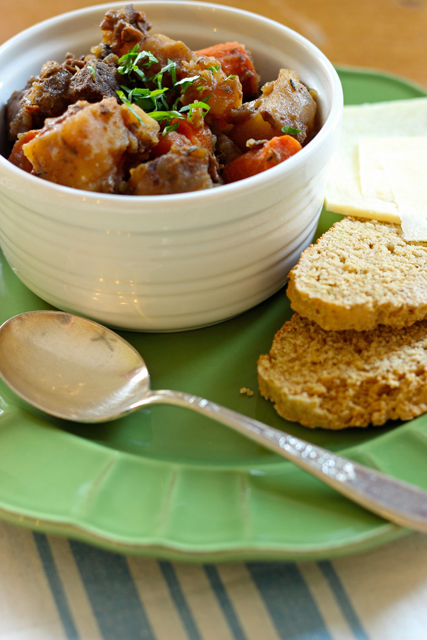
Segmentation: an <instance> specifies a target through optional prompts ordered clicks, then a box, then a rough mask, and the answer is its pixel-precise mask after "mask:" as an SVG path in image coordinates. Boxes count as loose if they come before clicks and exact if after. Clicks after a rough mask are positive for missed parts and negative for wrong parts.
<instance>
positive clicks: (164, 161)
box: [126, 145, 213, 196]
mask: <svg viewBox="0 0 427 640" xmlns="http://www.w3.org/2000/svg"><path fill="white" fill-rule="evenodd" d="M209 156H210V154H209V151H208V150H207V149H203V148H202V147H196V146H191V145H184V146H179V147H178V146H175V145H174V146H172V148H171V150H170V151H168V152H167V153H165V154H164V155H161V156H159V157H158V158H155V159H154V160H150V161H149V162H145V163H143V164H140V165H138V166H137V167H136V168H135V169H132V170H131V177H130V179H129V181H128V184H127V190H126V192H127V193H128V194H131V195H137V196H155V195H165V194H171V193H184V192H187V191H199V190H201V189H209V188H210V187H212V186H213V183H212V180H211V177H210V175H209V162H210V159H209Z"/></svg>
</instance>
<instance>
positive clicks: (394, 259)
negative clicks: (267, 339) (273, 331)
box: [287, 217, 427, 331]
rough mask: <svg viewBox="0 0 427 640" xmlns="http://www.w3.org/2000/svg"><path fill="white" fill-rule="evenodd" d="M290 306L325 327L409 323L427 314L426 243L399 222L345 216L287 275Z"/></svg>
mask: <svg viewBox="0 0 427 640" xmlns="http://www.w3.org/2000/svg"><path fill="white" fill-rule="evenodd" d="M287 294H288V296H289V298H290V300H291V306H292V309H293V310H294V311H296V312H297V313H299V314H300V315H301V316H304V317H305V318H309V319H310V320H314V321H315V322H317V323H318V324H319V325H320V326H321V327H322V328H323V329H326V330H327V331H341V330H345V329H355V330H356V331H366V330H371V329H374V328H375V327H376V326H378V325H380V324H384V325H390V326H392V327H395V328H401V327H405V326H410V325H411V324H413V323H414V322H417V321H418V320H421V319H423V318H425V317H426V316H427V242H408V241H405V240H404V239H403V234H402V230H401V228H400V225H396V224H392V223H388V222H377V221H375V220H362V219H359V218H353V217H345V218H343V219H342V220H340V221H339V222H336V223H335V224H334V225H333V226H332V227H331V228H330V229H329V231H327V232H326V233H325V234H323V236H322V237H321V238H320V239H319V240H318V241H317V243H316V244H314V245H311V246H310V247H309V248H308V249H306V250H305V251H304V253H303V254H302V255H301V258H300V260H299V262H298V264H297V265H296V266H295V267H294V268H293V269H292V271H291V272H290V274H289V284H288V289H287Z"/></svg>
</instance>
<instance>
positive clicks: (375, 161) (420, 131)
mask: <svg viewBox="0 0 427 640" xmlns="http://www.w3.org/2000/svg"><path fill="white" fill-rule="evenodd" d="M423 136H424V137H427V98H415V99H413V100H396V101H394V102H381V103H376V104H364V105H360V106H348V107H345V108H344V115H343V124H342V131H341V138H340V142H339V145H338V148H337V150H336V151H335V153H334V155H333V157H332V159H331V163H330V166H329V171H328V182H327V187H326V194H325V206H326V208H327V209H328V210H329V211H334V212H336V213H342V214H347V215H355V216H360V217H364V218H372V219H376V220H384V221H386V222H393V223H397V224H399V223H400V222H401V217H400V213H402V215H403V216H404V217H405V218H407V213H403V209H405V210H406V209H407V207H406V205H404V204H403V203H402V197H403V196H402V189H403V187H402V185H400V186H398V187H396V186H394V190H393V188H392V184H391V183H392V182H394V179H393V178H392V176H394V177H396V174H397V173H398V171H397V169H396V163H395V162H394V161H391V164H390V162H388V161H387V160H385V161H384V156H386V157H387V158H389V157H390V156H389V154H388V153H386V152H385V154H384V156H381V154H380V155H377V154H376V155H371V157H369V158H368V159H366V157H365V170H364V177H363V181H362V178H361V173H360V158H359V141H360V140H362V139H364V138H365V139H366V138H375V139H376V140H377V143H376V144H377V146H378V144H382V143H378V139H389V138H394V139H395V138H405V139H406V138H414V139H415V138H419V137H423ZM405 141H406V140H405ZM402 142H403V141H402ZM362 144H363V143H362ZM368 144H369V143H368ZM385 144H387V143H385ZM393 144H397V143H393ZM415 144H417V143H415ZM362 153H363V152H362ZM368 155H369V154H368ZM365 156H366V154H365ZM362 163H363V160H362ZM367 167H370V168H373V170H374V172H375V173H376V176H377V179H375V178H371V177H367V170H368V169H367ZM362 171H363V168H362ZM406 173H407V172H406ZM362 182H363V184H362ZM397 192H398V193H397ZM423 198H424V200H425V201H426V200H427V196H426V194H425V193H424V196H423ZM403 199H404V198H403ZM415 199H418V195H417V196H416V198H415ZM413 201H414V198H412V200H411V205H412V203H413ZM411 205H409V208H410V207H411ZM402 206H403V209H402ZM426 239H427V236H426Z"/></svg>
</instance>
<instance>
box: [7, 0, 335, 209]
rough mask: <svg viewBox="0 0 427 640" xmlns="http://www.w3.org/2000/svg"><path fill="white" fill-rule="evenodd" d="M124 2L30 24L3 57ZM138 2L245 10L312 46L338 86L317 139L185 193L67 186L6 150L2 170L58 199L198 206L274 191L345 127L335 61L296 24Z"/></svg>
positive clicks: (168, 0) (179, 0)
mask: <svg viewBox="0 0 427 640" xmlns="http://www.w3.org/2000/svg"><path fill="white" fill-rule="evenodd" d="M123 4H124V2H123V1H122V2H117V1H116V2H109V3H103V4H97V5H91V6H88V7H83V8H81V9H75V10H73V11H67V12H65V13H61V14H58V15H56V16H53V17H51V18H48V19H46V20H43V21H41V22H37V23H36V24H34V25H32V26H30V27H28V28H27V29H24V30H23V31H21V32H19V33H18V34H16V35H15V36H12V37H11V38H10V39H8V40H6V41H5V42H4V43H2V44H1V45H0V57H1V56H2V55H4V53H5V51H7V49H9V48H10V47H14V46H16V45H19V44H20V43H21V41H25V40H26V38H27V37H28V36H33V35H36V34H37V32H43V31H44V30H45V29H46V28H51V27H53V26H55V23H58V24H59V23H64V22H66V21H67V20H69V19H72V18H77V17H79V16H83V15H84V14H88V15H90V14H92V13H100V14H101V13H105V12H106V11H108V10H110V9H117V8H120V7H122V6H123ZM132 4H134V6H135V7H136V8H137V9H140V10H145V8H147V7H148V6H149V5H152V6H161V5H170V4H179V6H180V7H183V6H185V7H191V8H196V7H199V8H200V7H203V10H212V9H215V10H218V11H221V12H223V13H229V14H232V15H234V16H236V15H242V14H243V15H245V16H247V17H248V18H250V19H256V20H257V21H261V22H262V23H263V24H265V25H267V26H269V27H270V28H274V29H280V30H282V31H283V33H284V34H286V35H287V37H289V38H291V39H293V40H294V41H296V42H297V43H298V44H299V45H301V46H303V47H304V48H305V49H306V50H308V51H310V53H311V54H313V55H314V56H315V57H316V59H317V60H318V61H319V62H320V63H321V64H322V67H323V69H324V71H326V73H327V75H328V76H329V79H330V81H331V85H332V90H333V93H332V96H331V107H330V109H329V113H328V114H327V116H326V119H325V122H324V124H323V125H322V127H321V129H320V131H319V132H318V133H317V134H316V136H315V137H314V138H313V139H312V140H310V142H309V143H308V144H307V146H306V147H303V149H301V151H299V152H298V153H297V154H295V155H293V156H291V157H290V158H288V160H287V161H286V162H282V163H280V164H278V165H276V166H275V167H272V168H270V169H269V170H268V171H264V172H262V173H260V174H257V175H255V176H250V177H249V178H245V179H244V180H240V181H238V182H233V183H231V184H226V185H218V186H217V187H214V188H212V189H204V190H201V191H190V192H185V193H176V194H164V195H156V196H135V195H132V196H130V195H124V194H112V193H101V192H97V191H96V192H92V191H84V190H81V189H77V188H74V187H67V186H64V185H60V184H56V183H53V182H49V181H46V180H41V179H40V178H38V177H37V176H33V175H31V174H30V173H27V172H24V171H23V170H22V169H20V168H19V167H16V166H15V165H13V164H12V163H10V162H9V161H8V159H7V158H5V157H4V156H3V155H2V154H0V169H1V170H2V171H6V172H7V173H9V174H10V176H11V177H13V178H17V179H19V180H20V181H22V180H29V181H30V182H29V184H30V185H32V186H34V187H35V188H37V190H42V191H46V192H48V193H51V194H52V197H54V194H55V193H56V194H57V195H58V196H59V197H61V196H66V197H67V199H68V200H70V198H71V199H74V200H77V201H80V202H81V200H82V199H84V200H85V201H86V202H88V203H90V202H91V201H92V202H93V203H96V204H97V205H98V206H99V205H100V204H101V203H102V204H105V205H107V206H112V205H118V204H119V203H123V202H126V203H127V205H128V204H130V203H131V202H132V203H134V204H133V206H132V208H133V207H134V206H136V207H137V206H138V205H141V204H145V205H148V204H149V205H150V207H152V206H153V205H155V208H157V207H164V206H168V205H170V204H172V202H176V203H177V204H179V205H185V204H189V205H190V204H191V205H192V206H194V205H197V204H198V202H200V205H203V203H205V202H206V201H209V202H210V203H211V202H213V201H218V200H223V199H224V198H226V199H234V198H237V197H239V196H240V195H244V194H246V193H247V191H248V190H251V191H258V190H259V189H266V188H267V189H268V188H269V187H273V186H274V184H275V183H277V180H278V178H279V176H282V177H283V178H285V176H287V175H288V174H292V173H294V172H296V171H298V170H299V169H300V168H301V166H302V165H304V163H305V161H306V157H307V155H309V154H310V155H314V154H315V153H316V150H317V149H318V148H319V146H321V145H322V144H323V143H324V140H325V138H326V137H327V136H328V135H329V134H330V133H333V132H334V131H335V130H336V129H337V128H338V127H339V125H340V122H341V118H342V112H343V102H344V99H343V89H342V85H341V81H340V79H339V76H338V73H337V71H336V70H335V68H334V66H333V65H332V63H331V62H330V60H329V59H328V58H327V57H326V56H325V54H324V53H322V51H320V49H319V48H318V47H317V46H316V45H315V44H313V43H312V42H311V41H310V40H308V39H307V38H306V37H305V36H303V35H301V34H300V33H298V32H297V31H295V30H293V29H291V28H290V27H287V26H286V25H284V24H282V23H280V22H276V21H275V20H272V19H271V18H267V17H265V16H262V15H260V14H257V13H255V12H251V11H246V10H245V9H239V8H237V7H230V6H228V5H220V4H216V3H213V2H204V1H203V0H202V1H200V0H197V1H194V0H148V1H147V2H142V1H141V0H136V1H135V2H133V3H132ZM0 77H1V71H0Z"/></svg>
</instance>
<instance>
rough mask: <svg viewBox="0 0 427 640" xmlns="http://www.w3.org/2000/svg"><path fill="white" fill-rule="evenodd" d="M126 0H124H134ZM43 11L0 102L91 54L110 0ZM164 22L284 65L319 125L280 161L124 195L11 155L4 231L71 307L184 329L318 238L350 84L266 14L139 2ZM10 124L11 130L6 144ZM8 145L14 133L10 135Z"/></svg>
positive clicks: (2, 189)
mask: <svg viewBox="0 0 427 640" xmlns="http://www.w3.org/2000/svg"><path fill="white" fill-rule="evenodd" d="M123 4H124V3H123ZM119 6H122V4H121V3H120V4H117V3H115V4H108V5H98V6H95V7H89V8H86V9H82V10H80V11H75V12H72V13H68V14H65V15H62V16H58V17H56V18H53V19H51V20H47V21H45V22H42V23H40V24H38V25H35V26H34V27H31V28H30V29H27V30H26V31H24V32H22V33H21V34H19V35H18V36H16V37H14V38H12V39H11V40H9V41H8V42H6V43H5V44H4V45H3V46H2V47H1V48H0V105H1V107H2V109H3V110H4V105H5V103H6V102H7V100H8V98H9V96H10V95H11V93H12V92H13V91H14V90H15V89H21V88H22V87H23V86H25V84H26V81H27V79H28V78H29V77H30V75H31V74H38V72H39V71H40V68H41V65H42V64H43V63H44V62H45V61H46V60H55V59H56V60H58V61H62V60H63V58H64V54H65V53H66V52H67V51H72V52H73V53H75V54H76V55H81V54H83V53H87V52H88V51H89V48H90V46H92V45H94V44H96V43H97V42H99V41H100V39H101V32H100V29H99V26H98V25H99V23H100V22H101V19H102V17H103V15H104V13H105V11H106V10H108V9H110V8H112V7H119ZM135 7H136V8H138V9H140V10H143V11H144V12H145V13H146V15H147V18H148V20H149V21H150V22H151V23H152V24H153V32H154V33H164V34H166V35H168V36H170V37H172V38H174V39H180V40H183V41H184V42H185V43H186V44H188V45H189V46H190V47H191V48H194V49H198V48H202V47H205V46H208V45H211V44H215V43H217V42H226V41H235V40H238V41H240V42H242V43H243V44H245V45H246V47H247V48H248V49H249V50H250V51H251V52H252V54H253V57H254V61H255V66H256V68H257V70H258V72H259V73H260V74H261V79H262V84H263V83H264V82H266V81H268V80H273V79H275V78H276V76H277V73H278V71H279V69H280V68H281V67H286V68H291V69H294V70H296V71H297V72H298V73H299V75H300V77H301V79H302V80H303V81H304V82H305V83H306V84H308V85H309V86H310V87H313V88H315V89H316V90H317V92H318V99H319V107H320V114H321V121H322V128H321V130H320V132H319V133H318V134H317V136H316V137H315V138H314V139H313V140H312V141H311V142H310V143H309V144H308V145H307V146H306V147H305V148H303V149H302V151H300V152H299V153H297V154H296V155H295V156H293V157H291V158H290V159H288V160H287V161H286V162H284V163H283V164H280V165H278V166H277V167H275V168H274V169H270V170H268V171H266V172H264V173H262V174H259V175H257V176H254V177H252V178H249V179H247V180H243V181H241V182H237V183H233V184H230V185H226V186H223V187H218V188H215V189H210V190H207V191H199V192H193V193H186V194H179V195H168V196H151V197H150V196H136V197H125V196H116V195H106V194H99V193H88V192H83V191H78V190H75V189H70V188H67V187H62V186H58V185H55V184H52V183H50V182H47V181H44V180H42V179H40V178H37V177H34V176H31V175H30V174H27V173H25V172H23V171H21V170H20V169H18V168H17V167H15V166H14V165H12V164H10V163H9V162H8V161H7V160H6V159H5V158H4V157H0V243H1V247H2V249H3V251H4V254H5V256H6V258H7V260H8V262H9V263H10V265H11V266H12V268H13V269H14V271H15V273H16V274H17V276H18V277H19V278H20V279H21V280H22V282H24V284H26V285H27V286H28V287H29V289H31V290H32V291H33V292H34V293H36V294H37V295H38V296H40V297H41V298H43V299H44V300H46V301H47V302H49V303H50V304H52V305H54V306H55V307H58V308H59V309H62V310H65V311H72V312H74V313H78V314H81V315H85V316H88V317H90V318H93V319H95V320H98V321H100V322H103V323H105V324H108V325H111V326H115V327H121V328H125V329H132V330H142V331H176V330H183V329H191V328H195V327H200V326H204V325H208V324H212V323H215V322H219V321H222V320H225V319H227V318H230V317H232V316H234V315H237V314H239V313H241V312H243V311H245V310H247V309H249V308H251V307H253V306H254V305H256V304H257V303H259V302H261V301H263V300H265V299H266V298H267V297H269V296H270V295H272V294H273V293H274V292H275V291H277V290H278V289H279V288H280V287H282V286H283V284H284V283H285V281H286V276H287V273H288V272H289V270H290V269H291V267H292V266H293V265H294V264H295V263H296V262H297V260H298V258H299V255H300V253H301V251H303V250H304V249H305V248H306V247H307V245H308V244H309V243H310V242H311V240H312V238H313V234H314V232H315V229H316V225H317V220H318V217H319V214H320V211H321V207H322V202H323V196H324V187H325V177H326V169H327V165H328V161H329V159H330V157H331V154H332V152H333V150H334V147H335V144H336V142H337V138H338V134H339V125H340V121H341V115H342V102H343V99H342V89H341V85H340V81H339V78H338V76H337V74H336V72H335V70H334V68H333V67H332V65H331V63H330V62H329V61H328V60H327V59H326V58H325V56H324V55H323V54H322V53H321V52H320V51H319V50H318V49H317V48H316V47H315V46H314V45H313V44H311V43H310V42H308V41H307V40H306V39H305V38H303V37H302V36H300V35H298V34H297V33H295V32H294V31H291V30H290V29H288V28H287V27H285V26H283V25H281V24H278V23H275V22H273V21H271V20H268V19H266V18H263V17H260V16H257V15H255V14H251V13H247V12H244V11H240V10H237V9H231V8H228V7H225V6H219V5H214V4H207V3H200V2H191V1H190V2H181V1H179V2H174V1H163V0H158V1H154V2H144V3H143V4H141V3H138V2H135ZM4 139H5V131H4V130H3V131H2V140H3V145H4ZM3 148H4V146H3Z"/></svg>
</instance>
